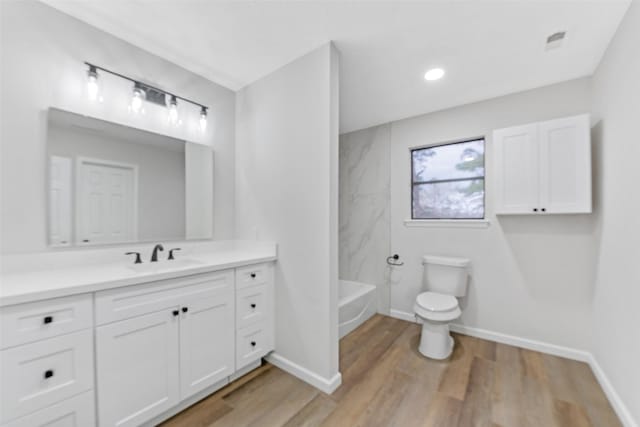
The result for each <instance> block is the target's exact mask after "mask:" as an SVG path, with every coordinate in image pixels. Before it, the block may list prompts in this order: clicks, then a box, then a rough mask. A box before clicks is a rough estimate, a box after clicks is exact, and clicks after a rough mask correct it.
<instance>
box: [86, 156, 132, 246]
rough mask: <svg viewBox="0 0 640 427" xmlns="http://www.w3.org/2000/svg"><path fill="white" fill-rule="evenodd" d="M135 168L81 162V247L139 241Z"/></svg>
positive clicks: (93, 160) (92, 160) (89, 160)
mask: <svg viewBox="0 0 640 427" xmlns="http://www.w3.org/2000/svg"><path fill="white" fill-rule="evenodd" d="M136 180H137V167H136V166H135V165H125V164H116V163H113V162H106V161H105V162H102V161H100V160H96V159H82V158H80V159H79V160H78V192H77V197H78V238H79V239H78V240H79V243H80V244H96V243H122V242H133V241H136V240H137V238H136V229H137V225H136V217H137V215H136V200H137V195H136V194H135V193H136V187H137V186H136Z"/></svg>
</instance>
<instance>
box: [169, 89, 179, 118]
mask: <svg viewBox="0 0 640 427" xmlns="http://www.w3.org/2000/svg"><path fill="white" fill-rule="evenodd" d="M169 123H171V124H173V125H175V124H178V100H177V99H176V97H175V96H174V95H171V101H169Z"/></svg>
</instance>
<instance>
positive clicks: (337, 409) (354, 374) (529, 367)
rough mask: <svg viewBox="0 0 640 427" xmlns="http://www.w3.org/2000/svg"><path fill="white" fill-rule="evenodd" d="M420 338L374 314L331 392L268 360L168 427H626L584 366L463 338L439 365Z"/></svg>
mask: <svg viewBox="0 0 640 427" xmlns="http://www.w3.org/2000/svg"><path fill="white" fill-rule="evenodd" d="M419 338H420V328H419V326H418V325H416V324H413V323H409V322H405V321H402V320H398V319H393V318H390V317H385V316H380V315H376V316H374V317H373V318H372V319H370V320H369V321H368V322H366V323H365V324H363V325H362V326H361V327H360V328H358V329H357V330H355V331H354V332H352V333H351V334H349V335H348V336H347V337H345V338H344V339H342V341H341V342H340V371H341V372H342V386H341V387H340V388H339V389H338V390H336V391H335V392H334V393H333V394H332V395H326V394H324V393H321V392H319V391H317V390H316V389H314V388H313V387H311V386H309V385H307V384H306V383H304V382H302V381H300V380H298V379H296V378H294V377H293V376H291V375H289V374H287V373H285V372H284V371H281V370H280V369H278V368H276V367H274V366H271V365H268V364H267V365H264V366H262V367H261V368H259V369H257V370H255V371H253V372H252V373H251V374H249V375H248V376H246V377H244V378H241V379H240V380H238V381H236V382H235V383H233V384H230V385H229V386H227V387H226V388H224V389H222V390H220V391H218V392H217V393H215V394H214V395H212V396H210V397H208V398H207V399H205V400H203V401H201V402H199V403H197V404H195V405H194V406H192V407H190V408H189V409H187V410H186V411H184V412H182V413H180V414H178V415H176V416H175V417H173V418H171V419H170V420H168V421H167V422H166V423H164V424H163V426H164V427H174V426H190V427H191V426H202V427H204V426H213V427H222V426H232V427H240V426H259V427H270V426H286V427H293V426H331V427H333V426H348V427H352V426H399V427H410V426H437V427H447V426H464V427H466V426H488V427H499V426H500V427H511V426H515V427H525V426H532V427H573V426H576V427H583V426H591V427H614V426H620V425H621V424H620V422H619V421H618V418H617V417H616V415H615V413H614V412H613V409H612V408H611V406H610V405H609V402H608V401H607V399H606V397H605V395H604V393H603V392H602V389H601V388H600V386H599V385H598V383H597V381H596V379H595V377H594V376H593V374H592V372H591V369H590V368H589V366H588V365H586V364H585V363H581V362H575V361H571V360H567V359H562V358H560V357H555V356H549V355H546V354H542V353H537V352H534V351H528V350H522V349H518V348H516V347H511V346H508V345H503V344H497V343H494V342H490V341H484V340H481V339H477V338H472V337H468V336H463V335H455V340H456V348H455V351H454V353H453V355H452V357H451V358H450V359H449V360H447V361H433V360H429V359H426V358H424V357H423V356H421V355H420V354H419V353H418V352H417V347H418V340H419Z"/></svg>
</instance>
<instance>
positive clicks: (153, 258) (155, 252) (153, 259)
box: [151, 243, 164, 262]
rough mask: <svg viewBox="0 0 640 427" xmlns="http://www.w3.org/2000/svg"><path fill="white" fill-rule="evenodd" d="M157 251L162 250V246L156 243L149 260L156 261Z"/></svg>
mask: <svg viewBox="0 0 640 427" xmlns="http://www.w3.org/2000/svg"><path fill="white" fill-rule="evenodd" d="M158 251H164V247H163V246H162V245H161V244H160V243H158V244H157V245H156V246H155V247H154V248H153V253H152V254H151V262H158Z"/></svg>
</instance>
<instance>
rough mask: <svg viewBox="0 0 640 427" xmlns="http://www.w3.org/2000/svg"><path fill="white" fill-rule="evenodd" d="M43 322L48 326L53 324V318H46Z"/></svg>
mask: <svg viewBox="0 0 640 427" xmlns="http://www.w3.org/2000/svg"><path fill="white" fill-rule="evenodd" d="M42 322H43V323H44V324H45V325H46V324H49V323H51V322H53V316H45V317H44V319H42Z"/></svg>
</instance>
